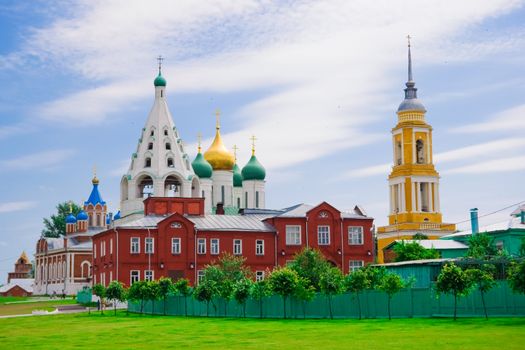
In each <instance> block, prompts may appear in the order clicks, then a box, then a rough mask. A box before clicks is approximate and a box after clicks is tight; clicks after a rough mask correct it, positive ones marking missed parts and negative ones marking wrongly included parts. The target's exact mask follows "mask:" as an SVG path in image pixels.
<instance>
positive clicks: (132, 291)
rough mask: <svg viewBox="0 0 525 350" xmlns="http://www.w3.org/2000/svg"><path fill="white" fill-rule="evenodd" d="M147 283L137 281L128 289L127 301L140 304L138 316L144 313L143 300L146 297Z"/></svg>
mask: <svg viewBox="0 0 525 350" xmlns="http://www.w3.org/2000/svg"><path fill="white" fill-rule="evenodd" d="M147 284H148V282H147V281H137V282H135V283H133V284H132V285H131V287H129V290H128V300H131V301H134V302H140V314H141V315H142V313H143V311H144V300H146V297H147V296H148V292H147V288H148V286H147Z"/></svg>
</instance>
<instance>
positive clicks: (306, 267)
mask: <svg viewBox="0 0 525 350" xmlns="http://www.w3.org/2000/svg"><path fill="white" fill-rule="evenodd" d="M289 268H290V269H292V270H294V271H295V272H297V275H298V276H299V277H302V278H305V279H306V280H308V282H309V285H310V286H312V287H314V288H315V290H316V291H320V290H321V286H320V284H319V282H320V277H321V275H322V274H323V273H324V272H325V271H326V270H328V269H330V264H329V263H328V261H326V259H325V258H324V256H323V254H322V253H321V252H320V251H319V250H317V249H312V248H304V249H303V250H302V251H300V252H299V253H297V254H295V256H294V260H293V262H292V263H291V264H290V266H289Z"/></svg>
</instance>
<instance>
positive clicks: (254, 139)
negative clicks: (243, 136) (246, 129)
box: [250, 135, 257, 156]
mask: <svg viewBox="0 0 525 350" xmlns="http://www.w3.org/2000/svg"><path fill="white" fill-rule="evenodd" d="M250 140H251V141H252V156H253V155H254V154H255V141H257V138H256V137H255V135H252V137H250Z"/></svg>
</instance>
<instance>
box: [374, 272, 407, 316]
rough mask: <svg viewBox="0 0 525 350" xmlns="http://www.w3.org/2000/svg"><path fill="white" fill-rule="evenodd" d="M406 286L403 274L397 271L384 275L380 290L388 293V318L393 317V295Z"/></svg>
mask: <svg viewBox="0 0 525 350" xmlns="http://www.w3.org/2000/svg"><path fill="white" fill-rule="evenodd" d="M404 287H405V283H404V282H403V279H402V278H401V276H399V275H398V274H397V273H387V274H386V275H384V276H383V280H382V281H381V284H380V285H379V290H381V291H383V292H385V293H386V294H387V295H388V319H389V320H391V319H392V314H391V311H390V309H391V304H392V297H393V296H394V295H395V294H397V293H398V292H399V291H400V290H401V289H403V288H404Z"/></svg>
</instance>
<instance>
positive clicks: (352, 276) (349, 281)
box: [345, 269, 370, 319]
mask: <svg viewBox="0 0 525 350" xmlns="http://www.w3.org/2000/svg"><path fill="white" fill-rule="evenodd" d="M345 286H346V290H347V291H349V292H350V293H353V294H354V295H355V297H356V298H357V307H358V310H359V319H361V300H360V298H359V295H360V294H361V293H362V292H363V291H364V290H365V289H367V288H370V280H369V279H368V274H367V273H366V270H364V269H357V270H355V271H354V272H351V273H349V274H348V275H346V278H345Z"/></svg>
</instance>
